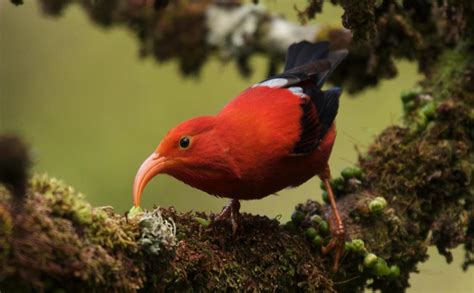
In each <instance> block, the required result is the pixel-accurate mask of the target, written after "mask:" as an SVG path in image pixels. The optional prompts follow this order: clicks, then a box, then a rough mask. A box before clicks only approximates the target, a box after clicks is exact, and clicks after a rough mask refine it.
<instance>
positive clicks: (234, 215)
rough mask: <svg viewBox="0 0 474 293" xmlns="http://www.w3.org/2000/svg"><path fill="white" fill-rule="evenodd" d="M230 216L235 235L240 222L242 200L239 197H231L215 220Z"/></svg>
mask: <svg viewBox="0 0 474 293" xmlns="http://www.w3.org/2000/svg"><path fill="white" fill-rule="evenodd" d="M229 218H230V220H231V222H232V235H233V236H235V233H236V232H237V228H238V227H239V222H240V202H239V200H238V199H235V198H233V199H231V200H230V201H229V203H227V204H226V205H225V207H224V208H223V209H222V211H221V212H220V214H219V215H217V216H216V217H215V218H214V221H223V220H226V219H229Z"/></svg>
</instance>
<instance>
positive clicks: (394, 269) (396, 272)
mask: <svg viewBox="0 0 474 293" xmlns="http://www.w3.org/2000/svg"><path fill="white" fill-rule="evenodd" d="M388 276H389V277H391V278H398V277H399V276H400V268H399V267H398V266H397V265H392V266H390V272H389V273H388Z"/></svg>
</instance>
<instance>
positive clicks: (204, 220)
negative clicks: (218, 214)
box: [194, 217, 211, 227]
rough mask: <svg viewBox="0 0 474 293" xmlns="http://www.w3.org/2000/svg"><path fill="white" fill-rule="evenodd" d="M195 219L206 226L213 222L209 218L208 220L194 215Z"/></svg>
mask: <svg viewBox="0 0 474 293" xmlns="http://www.w3.org/2000/svg"><path fill="white" fill-rule="evenodd" d="M194 220H196V222H198V223H199V224H201V225H203V226H204V227H207V226H209V224H211V222H210V221H209V220H206V219H204V218H201V217H194Z"/></svg>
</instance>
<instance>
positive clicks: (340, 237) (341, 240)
mask: <svg viewBox="0 0 474 293" xmlns="http://www.w3.org/2000/svg"><path fill="white" fill-rule="evenodd" d="M329 227H330V230H331V235H332V238H331V240H330V241H329V243H328V244H327V245H326V246H323V247H322V248H321V251H322V253H323V254H328V253H329V252H331V251H334V263H333V267H332V271H333V272H337V269H338V268H339V260H340V259H341V257H342V255H343V254H344V246H345V238H346V232H345V230H344V226H343V224H342V222H338V221H337V220H336V219H335V218H334V217H331V218H330V224H329Z"/></svg>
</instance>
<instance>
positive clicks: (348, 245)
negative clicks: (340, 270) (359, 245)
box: [344, 242, 354, 252]
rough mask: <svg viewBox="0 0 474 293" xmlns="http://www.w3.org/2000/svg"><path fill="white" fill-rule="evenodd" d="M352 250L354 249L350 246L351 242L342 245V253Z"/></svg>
mask: <svg viewBox="0 0 474 293" xmlns="http://www.w3.org/2000/svg"><path fill="white" fill-rule="evenodd" d="M353 249H354V247H353V246H352V243H351V242H346V243H344V251H347V252H349V251H352V250H353Z"/></svg>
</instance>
